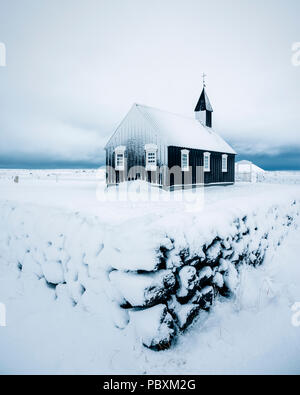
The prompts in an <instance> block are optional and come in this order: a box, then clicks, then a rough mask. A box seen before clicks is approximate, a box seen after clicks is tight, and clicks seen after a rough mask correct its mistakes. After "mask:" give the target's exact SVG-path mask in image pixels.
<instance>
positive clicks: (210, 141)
mask: <svg viewBox="0 0 300 395" xmlns="http://www.w3.org/2000/svg"><path fill="white" fill-rule="evenodd" d="M135 105H136V107H137V109H138V110H139V111H140V113H141V114H142V115H143V116H144V118H146V119H147V120H148V122H149V123H150V124H152V126H153V127H154V129H155V130H156V131H157V132H158V135H159V136H160V137H161V138H162V139H163V140H165V142H166V144H167V145H169V146H177V147H182V148H191V149H192V148H195V149H201V150H207V151H215V152H224V153H228V154H236V152H235V151H234V149H233V148H232V147H230V145H229V144H227V143H226V142H225V141H224V140H223V139H222V137H221V136H219V135H218V134H217V133H216V132H214V131H213V130H212V128H207V127H205V126H204V125H202V124H201V123H200V122H199V121H197V120H196V119H194V118H189V117H185V116H181V115H177V114H172V113H170V112H167V111H162V110H159V109H156V108H152V107H148V106H144V105H141V104H135Z"/></svg>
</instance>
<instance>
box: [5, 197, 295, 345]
mask: <svg viewBox="0 0 300 395" xmlns="http://www.w3.org/2000/svg"><path fill="white" fill-rule="evenodd" d="M0 204H1V210H0V213H1V214H0V215H1V217H0V221H1V229H2V232H1V235H0V257H1V258H2V259H3V260H5V261H6V262H9V264H11V265H14V266H16V267H18V269H19V271H20V275H22V273H26V275H31V276H33V277H36V278H39V279H44V281H45V284H46V285H48V286H49V287H52V288H55V292H56V297H57V298H58V300H63V301H65V302H67V303H69V304H70V305H78V304H80V305H82V306H83V307H84V308H85V309H88V310H93V311H95V310H97V306H101V298H102V297H103V296H102V291H103V289H105V293H106V295H107V297H108V298H109V300H110V301H111V315H112V319H113V320H114V322H115V325H116V326H117V327H118V328H124V327H125V326H126V325H127V324H128V323H129V322H131V323H132V324H133V325H134V327H135V329H136V333H137V336H138V337H139V339H140V340H141V342H142V343H143V344H144V345H145V346H147V347H149V348H152V349H155V350H161V349H165V348H168V347H170V345H171V344H173V342H174V341H176V337H177V336H178V334H180V333H182V332H183V331H184V330H186V328H187V327H188V326H189V325H190V324H191V323H192V322H193V320H194V318H195V317H197V316H199V315H201V312H202V311H207V310H209V309H210V307H211V306H212V304H213V301H214V300H215V299H216V298H223V297H230V296H232V295H234V294H235V292H236V290H237V288H238V285H239V281H240V275H239V272H240V268H241V267H242V265H244V264H250V265H253V266H257V265H260V264H262V263H263V261H264V258H265V256H266V254H267V253H268V252H271V251H274V249H276V247H277V246H278V245H280V243H281V242H282V240H283V238H284V237H285V236H286V234H287V232H288V230H289V228H290V227H291V226H296V219H297V217H298V216H299V211H300V197H299V196H297V193H296V192H295V191H293V192H292V193H285V194H278V195H277V196H274V194H273V193H265V194H264V197H263V199H262V198H261V197H255V196H252V200H251V201H250V200H249V198H247V199H246V198H245V199H242V198H239V199H234V198H232V199H231V201H230V206H228V205H227V204H228V201H227V202H226V201H225V203H224V201H223V202H216V203H214V204H210V205H208V206H207V207H206V208H205V210H204V211H202V212H191V213H187V212H184V211H177V212H176V213H170V212H160V213H159V215H156V216H154V217H153V218H152V220H149V218H148V217H146V218H144V217H142V218H140V219H138V220H136V219H133V220H130V219H127V220H125V221H123V222H122V223H120V224H118V225H109V224H107V223H106V222H102V221H101V220H100V219H99V218H98V217H97V216H92V215H83V214H79V213H78V212H68V211H66V210H60V209H58V208H47V207H41V206H38V205H36V204H35V205H30V204H21V203H12V202H9V201H6V202H4V201H3V202H1V203H0ZM225 204H226V205H227V206H226V207H225V206H224V205H225ZM99 310H100V309H99ZM98 313H99V314H101V311H98Z"/></svg>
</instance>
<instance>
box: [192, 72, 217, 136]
mask: <svg viewBox="0 0 300 395" xmlns="http://www.w3.org/2000/svg"><path fill="white" fill-rule="evenodd" d="M205 77H206V75H205V74H203V90H202V93H201V95H200V98H199V100H198V103H197V105H196V108H195V117H196V119H197V120H198V121H199V122H200V123H201V124H202V125H203V126H206V127H208V128H211V127H212V113H213V109H212V106H211V104H210V101H209V98H208V96H207V93H206V90H205V88H206V84H205Z"/></svg>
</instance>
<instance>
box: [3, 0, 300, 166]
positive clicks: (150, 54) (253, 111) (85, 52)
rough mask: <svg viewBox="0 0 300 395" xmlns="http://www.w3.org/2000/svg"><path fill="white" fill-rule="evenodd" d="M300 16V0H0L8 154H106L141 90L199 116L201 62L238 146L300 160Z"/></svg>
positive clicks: (63, 158)
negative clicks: (297, 61)
mask: <svg viewBox="0 0 300 395" xmlns="http://www.w3.org/2000/svg"><path fill="white" fill-rule="evenodd" d="M299 17H300V1H299V0H263V1H262V0H209V1H207V0H206V1H203V0H9V1H8V0H0V42H2V43H4V44H5V46H6V67H0V89H1V95H0V166H1V167H8V166H9V167H66V166H77V167H83V166H97V165H101V164H103V161H104V151H103V146H104V145H105V143H106V141H107V140H108V138H109V136H110V135H111V134H112V132H113V131H114V128H115V127H116V125H117V124H118V123H119V122H120V121H121V120H122V118H123V117H124V116H125V114H126V113H127V111H128V110H129V108H130V107H131V105H132V103H133V102H138V103H142V104H147V105H150V106H154V107H158V108H161V109H164V110H168V111H171V112H176V113H179V114H184V115H190V116H194V115H193V110H194V107H195V104H196V102H197V100H198V97H199V95H200V93H201V89H202V77H201V74H202V73H203V71H204V72H205V73H206V74H207V91H208V95H209V98H210V101H211V103H212V105H213V108H214V126H215V128H216V130H217V131H218V132H219V133H220V134H221V135H222V136H223V137H224V138H225V139H227V140H228V141H229V142H230V143H231V144H232V145H233V147H234V148H235V149H236V151H238V152H239V154H240V156H239V158H250V159H253V160H254V161H255V162H256V163H257V164H258V165H260V166H262V167H265V168H267V169H284V168H286V169H300V155H299V154H300V66H298V67H296V66H293V64H292V61H291V59H292V45H293V43H296V42H300V21H299ZM183 132H184V131H183Z"/></svg>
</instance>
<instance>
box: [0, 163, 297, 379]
mask: <svg viewBox="0 0 300 395" xmlns="http://www.w3.org/2000/svg"><path fill="white" fill-rule="evenodd" d="M268 174H270V175H269V177H267V176H265V179H264V180H261V181H263V182H259V183H256V184H247V183H240V184H236V185H234V186H228V187H211V188H207V189H205V190H203V189H202V188H201V189H199V190H197V192H196V194H194V193H193V191H184V194H183V196H182V194H181V192H174V193H171V194H169V193H164V192H161V191H159V190H158V189H156V188H151V199H150V201H149V191H148V187H146V186H145V185H144V184H143V183H141V182H135V183H133V184H131V186H130V188H131V190H130V191H129V194H128V191H127V190H125V189H124V188H120V190H119V191H118V195H117V196H116V193H115V190H114V189H112V190H110V191H109V192H108V193H107V192H106V191H105V188H104V186H105V184H104V172H103V170H55V171H54V170H48V171H47V170H0V303H4V304H5V307H6V326H5V327H0V372H1V373H98V374H99V373H100V374H101V373H102V374H104V373H107V374H129V373H131V374H151V373H157V374H167V373H174V374H202V373H208V374H210V373H233V374H238V373H261V374H263V373H271V374H275V373H282V374H283V373H292V374H297V373H298V374H299V373H300V326H297V325H295V323H296V324H297V320H296V319H295V314H296V313H297V312H295V311H292V307H293V306H295V304H296V303H298V302H300V263H299V254H298V251H299V250H298V249H299V229H298V226H299V217H297V216H296V212H297V210H298V209H299V202H300V185H298V184H299V182H300V174H299V173H297V172H294V173H289V174H287V176H286V177H285V175H284V174H281V175H280V174H279V172H276V175H275V173H274V174H272V173H271V172H270V173H268ZM16 176H18V179H16V178H15V177H16ZM288 180H292V181H288ZM16 181H18V182H16ZM138 191H141V193H140V194H138V193H137V192H138ZM141 196H142V198H141ZM128 197H129V198H130V200H129V201H128V200H127V198H128ZM147 199H148V200H147ZM266 213H267V214H266ZM245 214H246V215H247V216H248V220H249V223H248V225H247V226H249V229H251V232H252V231H253V229H256V228H257V227H258V229H259V230H258V232H260V233H259V235H260V236H259V237H258V236H256V237H253V238H251V240H250V237H248V236H247V235H246V236H245V238H247V237H248V239H247V240H246V241H245V240H243V243H240V244H239V247H240V248H245V246H246V247H248V246H249V245H251V248H253V251H254V250H255V251H256V250H259V248H262V247H261V242H259V243H260V244H259V245H258V241H259V240H260V239H261V238H262V234H263V233H266V232H267V233H268V240H267V241H265V243H268V249H267V252H266V254H265V256H264V258H265V259H264V263H263V265H262V266H259V267H256V268H254V267H252V266H249V265H243V266H242V267H241V269H240V273H239V283H238V284H236V287H235V292H234V296H233V297H231V298H217V299H216V300H215V303H214V305H213V307H212V309H211V310H210V312H205V311H204V310H203V312H202V313H201V314H200V315H199V317H198V318H197V319H196V320H195V321H194V323H193V324H192V326H190V327H189V328H188V329H187V331H186V332H185V333H184V334H183V335H181V336H179V337H178V339H177V342H176V344H174V345H173V346H172V347H171V348H170V349H169V350H165V351H160V352H157V351H152V350H149V349H147V348H146V347H144V346H143V345H142V342H141V337H142V336H143V334H142V335H141V333H140V332H139V330H138V329H137V328H138V326H137V322H138V319H135V315H137V314H139V311H138V310H137V312H134V311H133V312H130V313H129V314H128V312H127V310H122V309H120V307H119V306H118V303H117V300H118V297H120V298H121V299H122V297H124V294H126V298H125V299H126V300H128V299H130V300H132V303H131V304H132V305H133V306H134V305H135V303H137V305H138V306H140V305H142V304H143V303H144V302H145V301H144V300H140V301H138V302H137V300H138V299H139V298H141V295H140V294H139V292H138V289H136V288H135V285H136V283H138V282H140V279H141V278H144V277H132V279H133V282H132V284H131V283H130V280H126V281H127V284H129V285H130V286H129V287H127V285H126V286H125V289H122V288H124V281H123V279H124V276H125V277H126V276H128V273H126V272H127V271H130V273H131V274H130V276H135V275H136V274H132V273H134V272H135V271H136V270H143V271H149V272H150V271H153V270H156V268H155V257H156V256H155V253H154V251H155V248H156V247H157V246H161V245H162V243H165V245H166V248H169V247H168V246H167V244H168V243H167V242H168V241H169V240H173V244H174V246H175V247H174V248H173V247H172V248H173V249H172V250H170V251H173V252H171V253H170V256H169V260H168V262H167V268H168V269H170V268H171V269H172V268H173V267H172V266H170V265H175V263H174V262H175V261H176V259H175V258H178V255H179V252H182V250H183V249H184V248H185V247H186V245H188V247H189V254H194V255H195V256H196V255H197V256H198V255H199V254H201V251H200V248H199V246H202V245H204V244H205V243H206V244H207V243H208V241H210V240H212V239H213V238H215V236H216V235H218V237H220V238H222V237H223V236H224V237H226V235H227V234H230V232H234V229H233V228H232V224H231V222H230V221H231V220H232V218H240V217H245ZM291 218H292V220H293V222H292V224H291V226H290V223H289V221H290V219H291ZM245 234H246V232H245ZM166 239H167V241H166ZM264 240H266V239H264ZM234 242H235V241H234V238H233V237H232V243H234ZM242 244H243V245H242ZM256 244H257V245H256ZM235 245H237V244H235ZM228 248H229V247H228ZM211 253H213V251H212V252H211ZM172 254H173V256H172V259H171V258H170V257H171V255H172ZM176 254H177V255H176ZM250 258H251V254H250ZM41 262H42V263H41ZM168 265H169V266H168ZM111 269H113V273H114V276H111V277H117V279H116V278H113V279H112V278H108V277H109V276H108V273H111ZM139 276H141V275H139ZM145 281H146V280H145ZM111 283H117V286H118V287H119V290H120V289H122V294H123V296H116V294H115V293H114V292H115V291H116V290H113V289H112V287H111ZM54 284H55V285H56V286H55V285H54ZM131 285H132V287H131ZM128 289H129V290H130V291H132V290H135V291H136V292H133V291H132V292H129V291H128ZM119 304H120V303H119ZM148 310H150V309H148ZM150 317H151V316H150ZM299 321H300V320H299ZM120 328H121V329H120Z"/></svg>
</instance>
